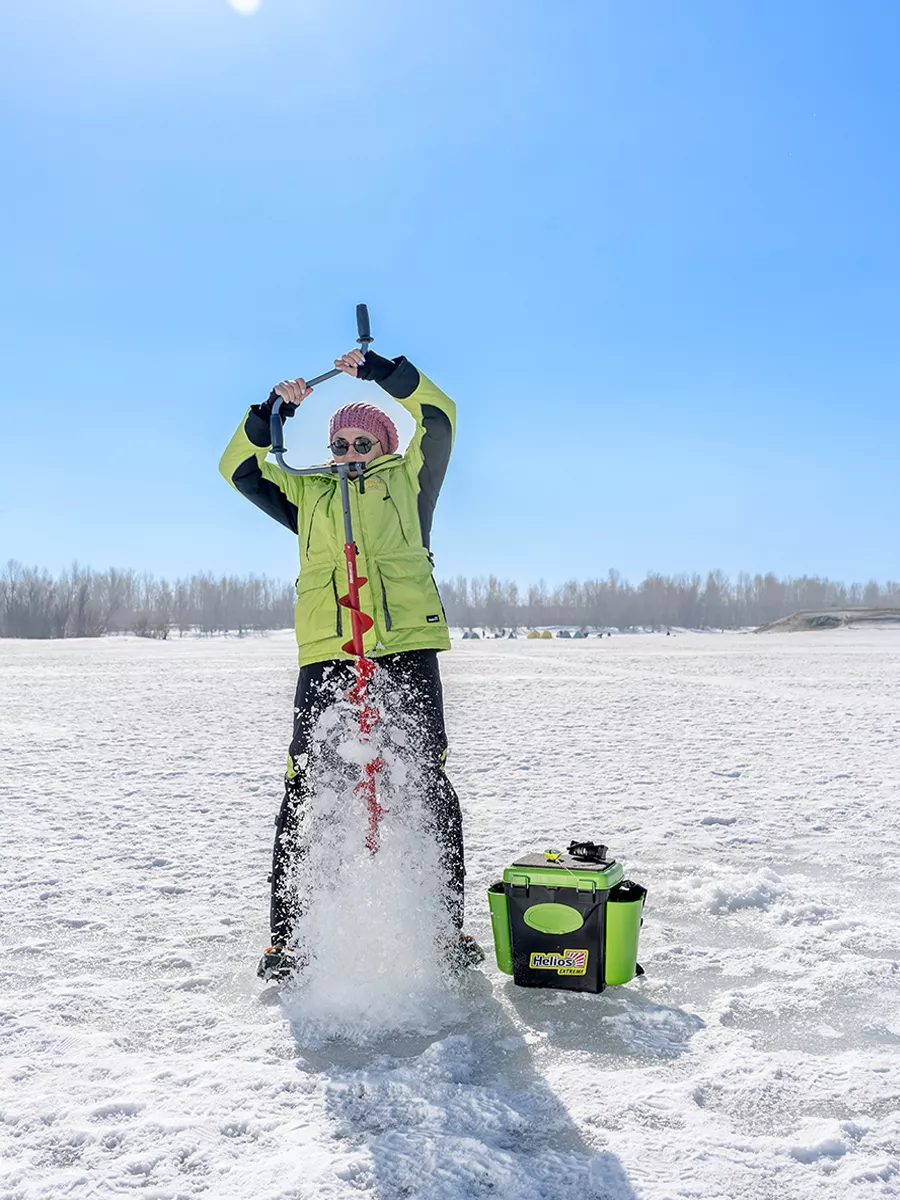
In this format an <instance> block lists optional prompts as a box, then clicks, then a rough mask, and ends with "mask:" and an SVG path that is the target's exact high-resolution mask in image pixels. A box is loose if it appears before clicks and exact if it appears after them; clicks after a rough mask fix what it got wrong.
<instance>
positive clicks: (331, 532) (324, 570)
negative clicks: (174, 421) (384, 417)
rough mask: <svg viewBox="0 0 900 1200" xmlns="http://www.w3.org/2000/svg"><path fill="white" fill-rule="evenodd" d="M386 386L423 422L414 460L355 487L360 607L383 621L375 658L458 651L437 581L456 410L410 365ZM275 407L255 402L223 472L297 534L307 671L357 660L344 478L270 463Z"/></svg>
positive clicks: (384, 466)
mask: <svg viewBox="0 0 900 1200" xmlns="http://www.w3.org/2000/svg"><path fill="white" fill-rule="evenodd" d="M393 364H394V369H393V370H392V371H391V373H390V374H389V375H388V376H387V378H385V379H383V380H382V381H381V387H383V388H384V390H385V391H386V392H388V393H389V394H390V395H391V396H393V397H394V399H395V400H399V402H400V403H401V404H402V405H403V407H404V408H405V409H406V410H407V411H408V412H410V413H412V415H413V417H415V420H416V432H415V434H414V435H413V438H412V441H411V442H410V444H409V446H408V447H407V450H406V453H405V454H402V455H401V454H384V455H382V456H381V457H380V458H376V459H373V461H372V462H371V464H370V465H369V466H368V468H367V469H366V475H365V491H364V493H363V494H362V495H360V494H359V485H358V483H357V481H356V480H351V481H350V508H351V513H352V518H353V536H354V540H355V542H356V545H357V548H358V551H359V574H360V575H364V576H366V578H367V579H368V581H369V582H368V583H367V584H366V585H365V586H364V587H363V588H362V589H361V590H360V605H361V607H362V608H363V610H364V611H365V612H367V613H368V614H369V616H371V617H372V619H373V620H374V625H373V627H372V629H370V630H369V631H368V632H367V633H366V635H365V643H364V645H365V652H366V655H367V656H369V657H374V656H377V655H379V654H395V653H397V652H398V651H401V650H449V649H450V636H449V633H448V631H447V619H446V617H445V615H444V608H443V605H442V604H441V598H440V596H439V594H438V590H437V586H436V584H435V582H434V578H433V576H432V567H433V559H432V557H431V551H430V541H431V522H432V517H433V515H434V506H435V504H436V503H437V498H438V493H439V492H440V488H441V484H442V483H443V480H444V474H445V473H446V470H447V464H448V462H449V460H450V451H451V449H452V447H453V438H454V434H455V423H456V405H455V404H454V403H453V401H452V400H451V399H449V397H447V396H445V395H444V393H443V392H442V391H441V390H440V388H438V387H435V385H434V384H433V383H432V382H431V381H430V380H429V379H427V378H426V377H425V376H424V375H420V374H419V372H418V371H417V370H416V368H415V367H414V366H413V365H412V363H410V362H408V361H407V360H406V359H405V358H403V357H401V358H397V359H394V360H393ZM268 413H269V406H268V404H260V405H253V407H251V408H250V410H249V412H248V413H247V414H246V416H245V417H244V419H243V420H242V421H241V424H240V425H239V426H238V429H237V431H236V433H235V435H234V437H233V438H232V439H231V441H230V442H229V443H228V447H227V448H226V450H225V453H224V454H223V455H222V459H221V462H220V463H219V470H220V471H221V472H222V474H223V475H224V476H225V478H226V479H227V480H228V482H229V483H230V484H231V485H232V487H234V488H236V489H237V491H239V492H240V493H241V494H242V495H244V496H246V497H247V499H248V500H251V501H252V502H253V503H254V504H255V505H257V506H258V507H259V508H261V509H262V510H263V512H266V513H268V514H269V516H271V517H274V518H275V520H276V521H280V522H281V524H282V525H286V526H287V527H288V529H291V530H293V532H294V533H296V534H297V537H298V541H299V546H300V575H299V577H298V579H297V605H296V610H295V626H296V630H297V643H298V645H299V647H300V655H299V658H300V666H301V667H302V666H306V665H308V664H309V663H315V662H326V661H329V660H331V659H338V658H350V657H351V655H348V654H345V653H344V651H343V650H342V649H341V645H342V643H344V642H346V641H349V639H350V615H349V613H348V612H347V610H346V609H345V608H343V607H342V606H341V605H339V604H338V597H339V596H343V595H344V594H345V593H346V591H347V573H346V565H345V560H344V520H343V513H342V509H341V494H340V487H339V482H338V479H337V476H334V475H321V476H319V475H304V476H300V475H288V474H287V473H286V472H285V471H283V470H282V469H281V468H280V467H278V466H276V465H274V464H273V463H270V462H267V461H266V455H267V453H268V450H269V447H270V445H271V442H270V440H269V439H270V434H269V422H268Z"/></svg>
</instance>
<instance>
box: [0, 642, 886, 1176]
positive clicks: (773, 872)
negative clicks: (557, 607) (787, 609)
mask: <svg viewBox="0 0 900 1200" xmlns="http://www.w3.org/2000/svg"><path fill="white" fill-rule="evenodd" d="M293 663H294V651H293V648H292V643H291V638H290V635H289V634H287V633H286V634H278V635H275V636H272V637H269V638H259V639H245V640H237V639H223V640H211V641H203V640H197V639H191V640H184V641H178V640H175V641H171V642H165V643H159V642H149V641H139V640H135V639H126V638H115V639H107V640H102V641H91V642H86V641H79V642H65V643H47V642H44V643H27V642H0V728H2V739H0V766H2V774H0V821H2V848H3V863H2V879H0V882H2V897H3V904H2V917H0V920H2V957H0V986H2V992H3V995H2V1000H0V1004H2V1010H0V1053H2V1055H3V1057H2V1060H0V1065H2V1076H0V1080H2V1082H0V1089H2V1090H0V1154H2V1159H0V1197H2V1200H36V1198H37V1197H41V1198H51V1197H52V1198H53V1200H56V1198H60V1200H62V1198H66V1197H77V1198H79V1200H81V1198H82V1197H83V1198H85V1200H86V1198H88V1197H108V1196H117V1197H119V1196H135V1197H142V1198H145V1200H151V1198H152V1200H176V1198H178V1200H181V1198H188V1197H204V1198H206V1197H209V1198H213V1200H276V1198H281V1200H289V1198H293V1200H301V1198H302V1200H338V1198H347V1200H351V1198H359V1197H378V1198H380V1200H395V1198H397V1200H399V1198H400V1197H407V1198H412V1200H416V1198H421V1200H457V1198H460V1200H462V1198H467V1197H482V1196H490V1197H509V1198H510V1200H513V1198H515V1200H588V1198H591V1197H595V1198H597V1200H601V1198H602V1200H635V1198H640V1200H675V1198H688V1197H691V1198H693V1197H696V1198H698V1200H700V1198H702V1200H770V1198H771V1200H776V1197H777V1198H778V1200H801V1198H802V1200H807V1198H808V1200H831V1198H835V1200H836V1198H838V1197H840V1198H841V1200H844V1198H846V1197H854V1198H857V1197H858V1198H859V1200H872V1198H874V1197H888V1196H900V961H898V960H900V895H898V886H897V876H898V868H897V864H898V862H900V833H898V809H900V633H896V632H895V633H891V632H888V631H881V630H871V631H840V632H835V633H819V634H796V635H769V636H761V637H753V636H746V635H745V636H741V635H722V636H702V635H688V636H678V637H677V638H666V637H661V636H658V635H657V636H652V635H647V636H637V637H628V638H625V637H621V638H616V637H614V638H612V639H603V640H602V641H601V640H599V639H598V640H590V641H585V642H578V641H575V642H572V641H553V642H541V641H525V640H519V641H502V642H501V641H497V642H490V641H489V642H484V641H482V642H465V643H457V644H456V646H455V648H454V650H453V651H452V653H450V654H447V655H444V656H443V658H442V663H443V669H444V678H445V689H446V696H447V709H448V725H449V729H450V734H451V742H452V753H451V760H450V767H449V769H450V772H451V774H452V777H453V779H454V781H455V783H456V785H457V788H458V790H459V792H460V795H461V798H462V802H463V807H464V810H465V813H466V820H467V826H466V832H467V851H468V867H469V876H468V884H469V890H468V905H469V914H470V920H469V924H470V928H471V930H472V932H474V933H475V934H476V935H477V936H478V937H479V938H480V939H481V940H482V941H483V942H484V943H485V944H486V945H487V943H488V941H489V923H488V919H487V905H486V903H485V899H484V890H485V888H486V886H487V885H488V884H489V883H490V882H491V881H492V880H493V879H494V878H496V877H497V875H498V872H499V870H500V869H501V868H502V867H503V866H504V865H506V863H507V862H508V861H510V860H511V858H512V857H513V856H514V855H516V854H517V853H518V852H520V851H523V850H541V849H544V848H545V847H546V846H548V845H552V844H556V845H559V844H560V843H563V842H566V841H567V840H568V839H569V838H572V837H577V838H586V837H594V838H595V839H597V840H601V839H602V840H603V841H605V842H608V843H609V844H610V845H611V847H612V848H613V850H614V851H615V852H616V854H617V855H618V856H619V857H621V858H624V859H625V862H626V867H627V872H628V874H629V875H630V876H632V877H634V878H636V879H638V880H640V881H641V882H643V883H644V884H645V885H646V886H647V887H648V888H649V891H650V895H649V899H648V907H647V914H646V917H647V919H646V922H645V925H644V933H643V941H642V948H641V956H640V957H641V960H642V962H643V964H644V966H645V967H646V969H647V975H646V977H645V978H644V979H642V980H640V981H639V982H635V983H633V984H631V985H629V986H627V987H623V988H616V989H611V990H609V991H607V992H606V993H604V994H603V995H601V996H584V995H575V994H567V993H561V992H550V991H544V992H533V991H529V990H526V989H518V988H516V987H515V986H514V985H513V984H512V982H511V981H509V980H508V978H507V977H506V976H504V975H501V974H500V972H499V971H497V969H496V967H495V966H494V965H493V961H492V960H491V961H489V964H488V965H486V968H485V969H484V970H483V971H477V972H473V973H471V974H470V975H469V976H468V977H467V979H466V980H465V981H464V984H463V985H462V987H461V988H460V989H459V990H458V991H456V992H448V993H447V994H446V997H445V999H446V1009H445V1010H444V1011H442V1009H441V1004H440V1002H438V1003H437V1005H435V1002H434V996H433V995H432V996H431V997H430V1001H429V1004H428V1005H424V1004H423V1005H422V1008H421V1019H420V1021H419V1027H416V1023H415V1021H413V1023H412V1025H410V1021H409V1012H410V1011H411V1010H410V1007H409V1006H407V1008H406V1013H405V1027H404V1029H403V1030H402V1031H400V1032H397V1031H392V1030H391V1028H390V1022H389V1020H388V1021H385V1020H384V1017H383V1014H382V1017H381V1018H380V1019H379V1021H375V1020H372V1019H365V1018H362V1017H361V1018H360V1022H359V1028H358V1029H357V1030H355V1031H354V1030H353V1029H349V1030H348V1029H347V1028H346V1027H345V1028H344V1029H343V1032H344V1034H345V1035H346V1036H343V1037H341V1038H339V1039H328V1038H327V1037H326V1036H323V1031H322V1025H321V1021H320V1022H319V1023H318V1025H316V1026H315V1027H313V1026H312V1025H310V1024H308V1023H307V1022H306V1021H305V1020H304V1011H303V1001H302V995H300V996H299V997H295V998H294V999H293V1001H292V1002H291V1005H289V1006H288V1007H287V1008H285V1007H284V1006H283V1004H282V1002H281V1001H279V998H278V995H277V993H276V992H275V991H274V989H272V988H263V987H262V986H261V985H259V983H258V981H257V980H256V978H255V976H254V969H255V965H256V960H257V957H258V954H259V952H260V950H261V948H262V947H263V946H264V945H265V939H266V936H267V932H268V930H267V921H266V918H267V884H266V873H267V870H268V863H269V856H270V851H271V838H272V833H273V826H272V819H273V816H274V813H275V810H276V808H277V805H278V802H279V799H280V772H281V770H282V766H283V762H284V755H285V750H286V745H287V741H288V736H289V723H290V715H291V703H292V694H293V686H294V682H295V671H294V667H293ZM353 902H354V898H353V897H352V894H351V895H350V896H348V903H353ZM338 969H339V965H338V966H337V967H336V970H338ZM414 1001H415V997H412V1002H413V1003H412V1011H415V1004H414ZM379 1022H380V1023H379ZM325 1032H326V1033H327V1029H326V1031H325Z"/></svg>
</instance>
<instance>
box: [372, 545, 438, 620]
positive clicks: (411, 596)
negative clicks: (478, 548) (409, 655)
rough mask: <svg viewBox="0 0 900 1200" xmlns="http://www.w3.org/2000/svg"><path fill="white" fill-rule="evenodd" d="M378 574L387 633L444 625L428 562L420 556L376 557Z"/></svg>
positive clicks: (423, 556)
mask: <svg viewBox="0 0 900 1200" xmlns="http://www.w3.org/2000/svg"><path fill="white" fill-rule="evenodd" d="M378 573H379V575H380V576H381V604H382V607H383V609H384V624H385V629H386V630H387V631H388V633H391V632H393V631H394V630H397V629H418V628H420V627H426V628H428V627H432V628H433V627H434V626H436V625H437V626H442V625H443V626H446V624H447V622H446V620H445V618H444V609H443V605H442V604H441V598H440V596H439V595H438V590H437V585H436V584H435V582H434V578H433V576H432V574H431V563H430V562H429V561H428V559H427V557H425V555H424V554H423V555H421V556H420V555H417V554H409V555H400V554H398V555H390V556H385V557H379V559H378Z"/></svg>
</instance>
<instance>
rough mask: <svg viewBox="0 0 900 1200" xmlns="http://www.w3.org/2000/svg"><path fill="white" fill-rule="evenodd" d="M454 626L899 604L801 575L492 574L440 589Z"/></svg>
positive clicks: (757, 620)
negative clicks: (520, 580) (564, 577)
mask: <svg viewBox="0 0 900 1200" xmlns="http://www.w3.org/2000/svg"><path fill="white" fill-rule="evenodd" d="M440 590H441V597H442V599H443V601H444V608H445V610H446V612H447V619H448V621H449V622H450V624H451V625H461V626H463V627H464V628H468V629H471V628H474V627H476V626H478V627H483V628H488V629H497V628H501V629H502V628H507V629H508V628H514V627H529V628H538V627H543V626H547V625H568V626H576V627H578V628H584V629H597V628H600V629H605V628H611V629H633V628H635V627H641V628H645V629H662V628H671V627H672V626H680V627H683V628H687V629H702V628H712V629H738V628H742V627H746V626H748V625H752V626H756V625H763V624H765V623H766V622H767V621H774V620H777V619H778V618H779V617H786V616H788V615H789V614H790V613H793V612H796V611H797V610H798V609H834V608H845V607H848V606H855V605H866V606H868V607H872V608H877V607H881V606H885V607H887V606H900V582H895V581H890V580H889V581H888V582H887V583H885V584H878V583H876V582H875V581H874V580H873V581H871V582H869V583H867V584H864V585H863V584H859V583H853V584H850V585H849V586H847V585H845V584H843V583H837V582H835V581H833V580H831V579H821V578H819V577H818V576H809V575H804V576H801V577H800V578H786V579H779V578H778V577H777V576H775V575H773V574H771V573H769V574H767V575H749V574H747V573H746V572H741V573H740V574H739V575H738V577H737V579H736V580H734V581H732V580H730V579H729V578H728V576H727V575H725V574H724V573H723V572H722V571H710V572H709V573H708V574H707V576H706V578H705V579H704V578H703V577H702V576H701V575H696V574H693V575H686V574H685V575H674V576H672V575H659V574H656V573H650V574H648V575H647V576H646V578H645V579H644V580H643V581H642V582H641V583H640V584H638V585H637V586H636V587H635V586H633V585H632V584H630V583H629V582H628V581H627V580H624V579H623V578H622V577H621V575H620V574H619V573H618V571H610V572H609V573H608V574H607V575H606V577H605V578H603V579H586V580H577V579H570V580H569V581H568V582H566V583H562V584H559V585H558V586H557V587H552V588H550V587H548V586H547V585H546V584H545V583H544V582H543V580H541V581H540V582H539V583H537V584H531V585H530V586H529V587H527V588H524V589H522V588H519V587H518V585H517V584H516V583H513V582H510V581H509V580H500V579H498V578H497V577H496V576H494V575H491V576H488V577H487V578H486V579H485V578H481V579H464V578H463V577H461V576H460V577H458V578H456V579H453V580H448V581H445V582H443V583H442V584H441V585H440Z"/></svg>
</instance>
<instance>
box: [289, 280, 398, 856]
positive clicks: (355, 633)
mask: <svg viewBox="0 0 900 1200" xmlns="http://www.w3.org/2000/svg"><path fill="white" fill-rule="evenodd" d="M356 328H357V333H358V334H359V336H358V337H357V339H356V340H357V341H358V342H359V344H360V346H361V347H362V349H363V351H364V352H365V350H366V349H367V348H368V346H369V345H370V344H371V342H372V341H373V338H372V335H371V333H370V331H369V310H368V309H367V308H366V306H365V304H357V306H356ZM340 374H341V372H340V370H339V369H337V368H336V369H335V370H333V371H326V372H325V373H324V374H323V375H317V376H316V377H315V378H314V379H309V380H307V386H308V387H315V385H316V384H319V383H324V382H325V380H326V379H333V378H334V377H335V376H336V375H340ZM281 406H282V399H281V397H280V396H276V398H275V400H274V401H273V404H272V416H271V419H270V423H269V431H270V440H271V442H272V450H271V453H272V454H273V455H274V456H275V460H276V462H277V463H278V465H279V467H281V469H282V470H283V471H286V472H287V473H288V474H289V475H337V476H338V479H339V481H340V488H341V505H342V508H343V512H344V559H345V561H346V564H347V592H346V594H345V595H343V596H341V597H339V599H338V603H339V604H341V605H342V606H343V607H344V608H346V609H347V611H348V612H349V614H350V640H349V641H347V642H345V643H344V644H343V646H342V647H341V649H342V650H343V651H344V652H345V653H346V654H352V655H353V658H354V669H355V672H356V681H355V683H354V684H353V686H352V687H351V688H350V690H349V691H348V692H347V699H348V700H349V701H350V703H351V704H353V705H354V707H355V708H356V711H357V717H358V720H359V736H360V740H361V741H363V742H368V741H369V738H370V736H371V734H372V731H373V730H374V728H375V726H376V725H377V724H378V723H379V721H380V720H381V713H380V712H379V711H378V708H377V706H376V705H375V704H373V703H372V699H371V696H370V694H369V685H370V683H371V682H372V678H373V676H374V674H375V671H376V669H377V668H376V665H375V663H374V662H373V661H372V659H370V658H366V654H365V649H364V643H363V635H364V634H365V633H366V632H367V631H368V630H369V629H371V628H372V624H373V621H372V618H371V617H370V616H369V614H368V613H365V612H363V611H362V608H361V607H360V602H359V590H360V588H362V587H365V585H366V584H367V583H368V580H367V579H366V577H365V576H364V575H360V574H359V572H358V570H357V549H356V542H355V541H354V540H353V522H352V519H351V515H350V476H351V475H355V476H356V480H357V483H358V485H359V490H360V493H361V494H362V493H363V492H365V487H366V483H365V463H362V462H350V463H323V464H322V465H321V466H318V467H292V466H290V465H289V464H288V463H286V462H285V460H284V455H285V453H286V451H285V446H284V418H283V417H282V415H281ZM383 770H384V760H383V759H382V758H381V756H380V755H376V756H375V757H374V758H372V759H370V761H369V762H367V763H366V765H365V767H364V768H363V777H362V779H360V781H359V783H357V785H356V787H355V788H354V792H355V794H356V795H357V796H358V797H359V798H360V799H361V800H362V801H363V802H364V804H365V806H366V811H367V814H368V828H367V830H366V848H367V849H368V850H369V851H371V853H372V854H374V853H375V852H376V851H377V850H378V844H379V838H378V826H379V823H380V822H381V818H382V817H383V816H384V814H385V812H386V811H387V810H386V809H384V808H382V807H381V805H380V804H379V803H378V795H377V788H376V781H377V779H378V776H379V774H380V773H381V771H383Z"/></svg>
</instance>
